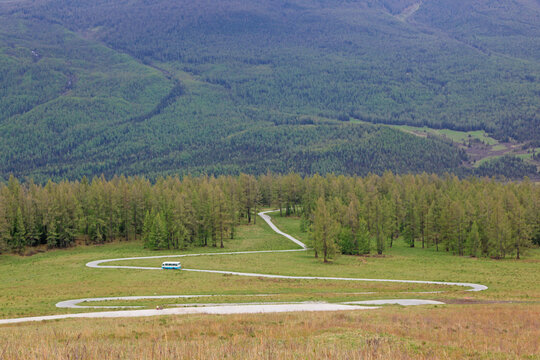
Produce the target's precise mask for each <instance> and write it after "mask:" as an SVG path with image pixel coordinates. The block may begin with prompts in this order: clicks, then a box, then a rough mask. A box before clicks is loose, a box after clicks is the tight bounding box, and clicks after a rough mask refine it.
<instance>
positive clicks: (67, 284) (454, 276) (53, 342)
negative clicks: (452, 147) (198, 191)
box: [0, 214, 540, 359]
mask: <svg viewBox="0 0 540 360" xmlns="http://www.w3.org/2000/svg"><path fill="white" fill-rule="evenodd" d="M273 217H274V222H275V223H276V225H277V226H278V227H279V228H281V229H282V230H283V231H285V232H288V233H290V234H292V235H294V236H297V237H298V238H299V239H300V240H302V241H306V242H307V241H308V238H307V234H306V233H301V232H300V231H299V229H300V227H299V220H298V219H295V218H282V217H279V216H278V215H277V214H274V216H273ZM290 248H294V244H292V243H291V242H289V241H288V240H287V239H285V238H282V237H280V236H278V235H276V234H275V233H273V231H272V230H271V229H270V228H269V227H268V226H267V225H266V224H265V223H264V222H263V221H262V220H261V219H257V224H256V225H250V226H241V227H239V229H238V237H237V238H236V239H235V240H229V241H228V242H226V248H225V249H224V250H225V251H241V250H271V249H290ZM220 251H223V250H222V249H219V248H212V247H209V248H206V249H203V248H193V249H189V250H187V251H184V252H185V253H201V252H220ZM184 252H182V253H184ZM168 253H172V252H168V251H149V250H145V249H143V248H142V244H141V243H139V242H117V243H112V244H107V245H102V246H79V247H75V248H71V249H66V250H55V251H50V252H44V253H38V254H36V255H33V256H26V257H21V256H15V255H2V256H1V257H0V303H1V304H2V306H1V308H0V318H11V317H22V316H33V315H49V314H60V313H72V312H81V311H83V312H86V311H88V310H75V309H57V308H55V306H54V305H55V303H57V302H59V301H62V300H68V299H77V298H86V297H106V296H130V295H173V294H207V295H210V294H215V295H218V296H212V297H205V298H197V299H173V300H171V299H169V300H159V301H160V303H159V305H164V306H165V307H167V306H171V305H170V304H182V303H193V302H197V303H227V302H265V301H321V300H324V301H329V302H340V301H347V300H349V301H352V300H363V299H384V298H426V299H438V300H442V301H444V302H447V303H448V305H443V306H441V305H438V306H437V305H433V306H419V307H407V308H406V307H402V306H385V307H384V308H383V309H378V310H369V311H352V312H338V313H290V314H266V315H227V316H220V315H186V316H170V317H155V318H154V317H153V318H140V319H112V320H111V319H91V320H90V319H84V320H73V319H69V320H62V321H49V322H43V323H23V324H18V325H8V326H2V327H0V359H17V358H25V359H43V358H48V359H59V358H65V359H72V358H78V359H94V358H100V359H121V358H140V359H152V358H164V357H168V358H180V359H182V358H185V359H198V358H199V359H202V358H204V359H218V358H219V359H221V358H234V359H238V358H239V359H244V358H245V359H247V358H250V359H252V358H263V359H290V358H298V359H307V358H320V359H330V358H349V359H382V358H396V359H408V358H420V359H423V358H425V359H428V358H430V359H431V358H441V359H444V358H474V359H476V358H481V359H482V358H485V359H496V358H500V359H507V358H524V359H537V358H538V355H537V354H538V353H539V350H540V349H539V347H538V346H539V345H538V341H537V339H538V338H539V337H540V320H539V319H540V316H539V315H540V301H539V300H540V274H539V272H538V267H539V264H540V251H539V250H538V249H531V250H530V251H529V253H528V255H527V256H526V257H525V259H523V260H519V261H517V260H510V259H507V260H491V259H473V258H468V257H456V256H452V255H450V254H447V253H445V252H435V251H434V250H433V249H419V248H414V249H411V248H409V247H407V246H406V245H405V244H403V243H402V242H401V241H398V242H397V243H396V244H395V245H394V247H393V248H392V249H387V251H386V252H385V255H384V256H382V257H378V256H369V257H352V256H341V257H338V258H337V259H336V260H335V261H333V262H332V263H330V264H323V263H322V262H321V261H318V260H316V259H314V258H313V253H312V252H310V251H308V252H292V253H277V254H246V255H226V256H202V257H188V258H184V259H181V261H182V265H183V266H184V267H186V268H194V269H197V268H198V269H219V270H231V271H249V272H260V273H268V274H283V275H308V276H311V275H312V276H344V277H359V278H392V279H414V280H438V281H462V282H475V283H480V284H484V285H487V286H488V287H489V289H488V290H486V291H483V292H478V293H474V292H465V291H463V288H460V287H441V286H434V285H419V284H399V283H396V284H393V283H373V282H345V281H316V280H310V281H303V280H288V279H263V278H256V277H253V278H246V277H238V276H229V275H222V274H205V273H192V272H175V271H145V270H129V269H125V270H124V269H90V268H87V267H86V266H85V264H86V263H87V262H88V261H91V260H97V259H107V258H116V257H130V256H151V255H166V254H168ZM175 253H179V252H178V251H176V252H175ZM162 261H164V259H154V260H152V259H149V260H139V261H124V262H121V263H119V264H122V265H134V264H136V265H142V266H144V265H148V266H156V267H157V266H159V265H160V264H161V262H162ZM434 290H435V291H439V290H442V291H444V292H443V293H438V294H418V293H416V294H414V293H410V292H419V291H434ZM260 295H264V296H260ZM510 301H512V302H510ZM112 304H117V305H140V306H145V307H149V308H151V307H155V306H156V305H157V303H156V300H144V301H133V302H126V301H114V302H113V301H110V302H100V303H96V304H83V305H112ZM29 334H30V335H29Z"/></svg>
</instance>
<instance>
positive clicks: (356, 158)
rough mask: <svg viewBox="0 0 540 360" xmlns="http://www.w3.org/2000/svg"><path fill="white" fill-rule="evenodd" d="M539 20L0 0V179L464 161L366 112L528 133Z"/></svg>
mask: <svg viewBox="0 0 540 360" xmlns="http://www.w3.org/2000/svg"><path fill="white" fill-rule="evenodd" d="M539 24H540V3H539V2H538V1H537V0H519V1H518V0H515V1H508V2H504V3H503V4H502V3H501V2H498V1H489V0H479V1H474V2H470V1H464V0H463V1H462V0H458V1H450V0H429V1H423V2H419V1H409V0H403V1H400V0H359V1H339V0H329V1H316V0H290V1H282V0H279V1H270V0H261V1H251V0H249V1H247V0H223V1H219V2H216V1H210V0H199V1H195V2H194V1H187V0H179V1H172V0H156V1H142V0H135V1H110V0H97V1H92V2H87V1H80V0H40V1H35V2H25V1H20V2H19V1H9V2H1V1H0V64H1V66H0V94H2V96H1V98H0V140H1V141H0V176H3V177H6V176H7V174H8V173H14V174H16V175H17V176H27V175H31V176H33V177H35V178H37V179H41V180H43V179H46V178H47V177H54V178H63V177H67V178H76V177H80V176H82V175H95V174H100V173H104V174H106V175H112V174H115V173H125V174H147V175H149V176H154V175H160V174H170V173H188V172H191V173H201V172H211V173H216V174H220V173H237V172H239V171H248V172H254V173H261V172H266V171H267V170H272V171H278V172H286V171H290V170H296V171H299V172H301V173H313V172H329V171H334V172H338V173H359V174H366V173H367V172H369V171H374V172H379V173H380V172H382V171H384V170H385V169H391V170H393V171H396V172H407V171H433V172H439V173H441V172H444V171H457V172H463V171H464V170H461V169H460V163H461V161H462V160H463V157H464V155H463V153H462V152H461V151H459V150H458V149H457V148H455V147H453V146H451V145H449V144H447V143H445V142H443V141H440V140H439V139H435V138H428V139H424V138H419V137H415V136H413V135H409V134H403V133H401V132H398V131H396V130H392V129H388V128H381V127H373V126H371V125H369V124H367V123H385V124H408V125H417V126H423V125H427V126H429V127H433V128H448V129H457V130H477V129H482V130H486V131H487V132H489V133H490V134H491V135H492V136H494V137H495V138H498V139H501V140H505V139H508V138H513V139H516V140H519V141H520V142H523V143H525V144H527V143H531V145H530V146H531V147H535V146H536V147H538V142H540V110H539V109H540V54H539V49H540V25H539ZM344 122H351V123H350V124H349V123H347V124H345V123H344Z"/></svg>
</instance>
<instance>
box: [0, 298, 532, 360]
mask: <svg viewBox="0 0 540 360" xmlns="http://www.w3.org/2000/svg"><path fill="white" fill-rule="evenodd" d="M539 339H540V305H538V304H533V305H524V304H489V305H448V306H442V307H441V306H439V307H415V308H403V307H389V308H386V309H385V310H383V311H381V310H375V311H354V312H334V313H291V314H267V315H225V316H216V315H193V316H177V317H155V318H144V319H114V320H108V319H97V320H83V321H81V320H67V321H61V322H48V323H40V324H36V323H33V324H20V325H12V326H5V327H2V328H0V358H1V359H2V360H11V359H411V358H414V359H456V358H459V359H461V358H471V359H512V358H520V359H540V357H539V355H538V354H539V353H540V348H539Z"/></svg>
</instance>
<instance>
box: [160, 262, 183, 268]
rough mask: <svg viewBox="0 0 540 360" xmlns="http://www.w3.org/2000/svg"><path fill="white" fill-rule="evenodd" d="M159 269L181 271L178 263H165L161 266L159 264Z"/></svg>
mask: <svg viewBox="0 0 540 360" xmlns="http://www.w3.org/2000/svg"><path fill="white" fill-rule="evenodd" d="M161 268H162V269H163V270H166V269H173V270H180V269H182V265H180V262H178V261H172V262H171V261H166V262H164V263H163V264H161Z"/></svg>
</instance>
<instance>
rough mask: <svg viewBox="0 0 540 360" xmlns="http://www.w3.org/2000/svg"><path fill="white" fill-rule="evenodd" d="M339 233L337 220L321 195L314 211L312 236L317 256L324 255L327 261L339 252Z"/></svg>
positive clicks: (324, 259)
mask: <svg viewBox="0 0 540 360" xmlns="http://www.w3.org/2000/svg"><path fill="white" fill-rule="evenodd" d="M338 233H339V226H338V223H337V221H335V220H334V219H333V217H332V216H331V215H330V212H329V211H328V209H327V207H326V202H325V201H324V199H323V198H322V197H321V198H319V200H318V201H317V208H316V210H315V213H314V221H313V225H312V232H311V238H312V239H313V247H314V249H315V254H316V255H315V257H317V255H318V254H321V255H322V256H323V261H324V262H325V263H326V262H328V259H332V258H334V257H335V255H336V254H337V253H338V249H337V246H336V239H337V235H338Z"/></svg>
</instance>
